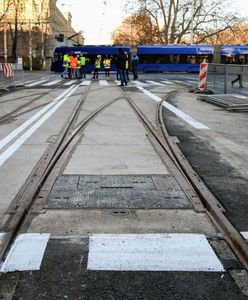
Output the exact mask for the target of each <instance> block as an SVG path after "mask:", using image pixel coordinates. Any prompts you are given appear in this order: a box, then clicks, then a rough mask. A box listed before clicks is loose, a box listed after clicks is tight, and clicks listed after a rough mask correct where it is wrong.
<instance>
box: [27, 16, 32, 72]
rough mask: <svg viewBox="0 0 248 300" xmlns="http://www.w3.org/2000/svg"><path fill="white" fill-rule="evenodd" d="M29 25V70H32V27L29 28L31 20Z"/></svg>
mask: <svg viewBox="0 0 248 300" xmlns="http://www.w3.org/2000/svg"><path fill="white" fill-rule="evenodd" d="M28 25H29V70H30V71H32V70H33V57H32V55H33V49H32V28H31V20H29V22H28Z"/></svg>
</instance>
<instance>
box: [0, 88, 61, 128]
mask: <svg viewBox="0 0 248 300" xmlns="http://www.w3.org/2000/svg"><path fill="white" fill-rule="evenodd" d="M63 85H64V83H60V84H58V85H57V86H56V88H55V89H52V90H49V91H47V92H45V93H41V94H39V96H37V97H36V98H34V99H32V100H30V101H28V102H27V103H24V104H22V105H20V106H18V107H17V108H15V109H13V110H12V111H10V112H8V113H6V114H4V115H1V116H0V126H1V125H3V124H5V123H6V122H8V121H10V120H12V119H13V118H16V117H18V116H20V115H23V114H26V113H28V112H30V111H33V110H35V109H37V108H40V107H42V106H45V105H47V104H49V102H47V103H44V104H40V105H37V106H35V107H32V108H31V109H27V110H26V111H22V110H23V109H25V108H27V107H29V106H30V105H32V104H33V103H35V102H37V101H39V100H41V99H42V98H44V97H46V96H47V95H49V94H50V93H51V92H54V91H56V90H59V89H60V88H61V87H62V86H63ZM28 97H32V95H30V96H28ZM15 100H19V98H17V99H15ZM8 101H10V100H8ZM1 103H6V102H5V101H2V102H0V104H1Z"/></svg>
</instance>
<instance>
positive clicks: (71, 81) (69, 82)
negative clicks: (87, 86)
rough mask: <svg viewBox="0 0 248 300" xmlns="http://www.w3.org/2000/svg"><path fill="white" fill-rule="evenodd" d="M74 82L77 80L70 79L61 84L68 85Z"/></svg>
mask: <svg viewBox="0 0 248 300" xmlns="http://www.w3.org/2000/svg"><path fill="white" fill-rule="evenodd" d="M76 82H77V80H70V81H68V82H66V83H65V84H63V85H66V86H68V85H72V84H74V83H76Z"/></svg>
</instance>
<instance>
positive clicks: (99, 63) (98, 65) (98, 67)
mask: <svg viewBox="0 0 248 300" xmlns="http://www.w3.org/2000/svg"><path fill="white" fill-rule="evenodd" d="M95 67H96V68H97V69H100V68H101V62H100V61H99V60H96V61H95Z"/></svg>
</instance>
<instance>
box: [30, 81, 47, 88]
mask: <svg viewBox="0 0 248 300" xmlns="http://www.w3.org/2000/svg"><path fill="white" fill-rule="evenodd" d="M46 81H47V79H43V80H39V81H35V82H32V83H29V84H26V85H25V86H26V87H33V86H36V85H39V84H42V83H44V82H46Z"/></svg>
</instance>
